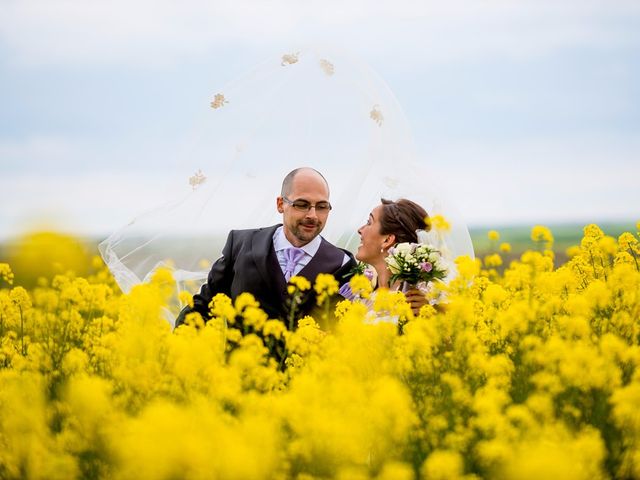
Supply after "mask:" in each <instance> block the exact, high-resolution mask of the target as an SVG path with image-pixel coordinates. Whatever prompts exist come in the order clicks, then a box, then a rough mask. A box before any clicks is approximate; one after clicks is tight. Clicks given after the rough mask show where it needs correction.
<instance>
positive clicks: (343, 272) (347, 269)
mask: <svg viewBox="0 0 640 480" xmlns="http://www.w3.org/2000/svg"><path fill="white" fill-rule="evenodd" d="M340 250H342V251H343V252H344V253H345V254H346V255H347V256H348V257H349V261H347V262H346V263H345V264H344V265H342V266H341V267H340V268H338V269H337V270H336V271H335V272H333V276H334V277H335V278H336V280H337V281H338V283H339V284H340V286H342V285H344V284H345V283H347V282H348V281H349V280H350V279H351V273H352V271H353V269H354V268H355V267H356V265H357V264H358V262H356V259H355V258H354V257H353V254H352V253H351V252H349V251H348V250H344V249H340Z"/></svg>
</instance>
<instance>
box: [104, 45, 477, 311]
mask: <svg viewBox="0 0 640 480" xmlns="http://www.w3.org/2000/svg"><path fill="white" fill-rule="evenodd" d="M218 69H219V70H220V72H218V73H219V75H218V76H223V73H224V71H225V65H220V66H219V67H218ZM208 94H209V97H208V98H203V101H202V105H201V107H202V120H200V121H197V122H196V125H198V128H196V129H194V131H193V132H192V133H193V135H191V136H190V137H189V139H188V140H187V141H186V142H185V151H184V152H183V154H182V155H181V156H180V160H179V165H178V166H177V167H176V166H175V165H162V164H161V162H160V159H158V161H157V162H156V165H157V169H158V170H159V171H160V170H162V169H164V171H170V172H171V181H172V183H171V188H172V189H173V191H176V197H177V198H175V199H174V200H173V201H168V202H167V203H166V204H165V205H161V206H158V207H156V208H153V209H151V210H150V211H149V212H147V213H145V214H142V215H139V216H137V217H135V218H134V219H133V220H131V221H130V222H129V223H127V224H126V225H125V226H124V227H123V228H121V229H120V230H118V231H116V232H115V233H113V234H112V235H111V236H110V237H109V238H107V239H106V240H105V241H103V242H102V243H101V245H100V252H101V254H102V257H103V259H104V260H105V262H106V263H107V265H108V266H109V268H110V269H111V271H112V273H113V274H114V277H115V278H116V281H117V282H118V284H119V285H120V286H121V288H122V289H123V291H125V292H128V291H129V290H131V288H132V287H133V286H134V285H136V284H139V283H144V282H147V281H149V280H150V279H151V278H152V277H153V276H154V272H156V271H157V270H158V269H160V268H166V269H169V270H170V271H171V273H172V274H173V277H174V279H175V280H176V288H175V290H176V291H175V295H174V297H173V304H170V305H169V307H170V310H171V312H170V313H169V314H167V317H168V318H175V315H177V313H178V312H179V311H180V310H181V307H182V305H180V303H179V298H180V296H179V295H178V294H179V293H181V292H182V291H188V292H190V293H195V292H196V291H197V290H198V289H199V287H200V285H201V284H202V283H203V282H204V281H205V279H206V277H207V273H208V271H209V269H210V267H211V264H212V263H213V261H215V260H216V259H217V258H218V257H219V255H220V252H221V248H222V246H223V243H224V238H225V236H224V235H226V232H228V231H229V230H232V229H241V228H253V227H256V226H257V225H270V224H274V223H277V222H278V213H277V212H276V211H275V209H273V208H270V206H271V205H272V203H273V198H274V196H277V192H275V191H274V190H273V185H276V184H278V182H279V179H280V178H281V177H282V176H283V175H284V174H285V173H286V172H288V171H291V170H293V168H295V167H297V166H299V165H300V164H301V163H304V164H307V165H311V166H314V167H315V168H317V169H318V170H321V171H322V172H323V173H325V174H326V178H327V181H328V183H329V184H330V185H331V203H332V205H333V210H332V212H331V218H330V219H329V221H328V222H327V225H326V227H325V229H324V231H323V236H324V237H325V238H326V239H327V240H328V241H330V242H331V243H333V244H335V245H338V246H340V247H343V248H346V249H348V250H351V251H354V250H355V249H356V247H357V245H358V235H357V234H356V232H355V229H354V226H356V225H358V224H359V223H360V222H361V220H362V218H364V217H365V216H366V215H367V214H368V212H369V211H370V209H371V205H373V204H375V202H376V201H377V199H379V198H410V199H412V200H413V201H414V202H416V203H417V204H419V205H421V206H423V207H424V208H425V209H427V211H428V212H429V214H430V215H436V214H441V215H443V216H444V217H446V218H447V220H449V221H450V222H451V225H452V228H451V230H450V231H449V232H447V233H446V235H445V238H443V241H446V244H447V246H448V248H449V249H450V252H451V257H452V258H453V257H455V256H457V255H463V254H467V255H473V247H472V245H471V239H470V237H469V233H468V230H467V228H466V225H465V223H464V221H462V220H461V219H460V216H459V215H456V214H455V212H454V211H452V210H451V209H450V208H449V207H450V206H451V202H448V201H447V200H444V199H443V198H444V197H443V196H442V195H441V194H439V193H436V192H435V186H436V185H437V184H438V183H440V181H439V180H441V179H438V178H437V174H436V173H434V171H433V169H431V168H429V165H428V162H426V161H425V160H424V159H423V158H420V157H419V156H418V155H417V154H416V152H415V147H414V142H413V136H412V133H411V129H410V127H409V124H408V122H407V119H406V117H405V115H404V113H403V111H402V108H401V107H400V105H399V104H398V101H397V100H396V98H395V96H394V95H393V93H392V92H391V90H390V88H389V87H388V86H387V84H386V83H385V82H384V81H383V80H382V79H381V78H380V77H379V76H378V75H377V74H376V73H375V72H374V71H373V70H372V69H371V68H370V67H369V66H368V65H366V64H365V63H364V62H362V61H360V60H358V59H356V58H354V57H352V56H349V55H347V54H345V53H344V51H335V50H327V49H322V50H321V49H307V50H302V49H292V50H289V51H284V52H280V53H279V54H278V55H273V56H272V57H270V58H268V59H267V60H265V61H264V62H263V63H262V64H260V65H259V66H258V67H256V68H255V69H253V70H252V71H250V72H249V73H248V74H246V75H245V76H243V77H241V78H240V79H238V80H236V81H232V82H230V83H228V84H227V85H222V86H215V87H214V86H212V89H211V91H210V92H208ZM170 166H171V167H172V168H171V170H170V169H169V167H170ZM180 189H181V190H180ZM178 193H179V195H178ZM144 200H145V199H144V198H140V204H144ZM396 204H397V205H396ZM404 208H405V206H404V203H401V202H395V203H394V204H393V205H392V204H389V205H382V206H381V209H382V210H381V212H383V213H382V217H385V218H386V217H389V214H390V215H391V216H390V217H389V218H394V217H393V213H392V212H393V211H395V210H398V211H401V210H402V209H404ZM384 212H387V213H384ZM372 213H373V214H374V216H375V215H376V213H380V212H379V211H378V210H375V212H372ZM420 215H422V212H420ZM423 217H424V216H423ZM402 218H404V217H402ZM372 221H375V220H372ZM378 221H379V218H378ZM123 223H124V222H123ZM407 226H408V227H409V228H408V229H407V230H411V229H415V228H424V226H423V225H416V226H415V228H414V226H413V225H407ZM365 227H366V226H363V228H362V229H361V232H362V233H361V236H362V240H363V243H362V246H361V247H360V248H359V251H360V252H361V253H362V254H363V255H364V256H365V257H363V258H370V259H371V261H379V258H373V253H375V252H373V251H372V252H370V253H367V252H368V250H365V249H368V248H369V244H370V240H369V239H368V237H367V235H369V233H367V230H368V229H367V228H365ZM394 228H396V227H394ZM371 231H374V230H371ZM391 233H392V234H393V235H394V236H396V238H395V241H396V242H398V241H402V240H401V239H402V238H403V237H402V236H401V235H400V232H399V231H397V232H396V231H393V232H391ZM408 234H410V232H408ZM381 235H382V234H381ZM389 238H391V235H390V234H389ZM412 238H413V237H412ZM380 240H381V238H377V241H378V243H379V244H378V245H376V248H378V250H379V249H380V248H382V243H383V242H382V241H380ZM385 245H386V244H385ZM386 251H388V247H387V250H386ZM378 253H380V252H378ZM380 273H383V272H382V270H381V272H380ZM384 281H385V275H384V274H383V275H382V276H381V282H384ZM410 295H411V294H410ZM416 305H417V304H416Z"/></svg>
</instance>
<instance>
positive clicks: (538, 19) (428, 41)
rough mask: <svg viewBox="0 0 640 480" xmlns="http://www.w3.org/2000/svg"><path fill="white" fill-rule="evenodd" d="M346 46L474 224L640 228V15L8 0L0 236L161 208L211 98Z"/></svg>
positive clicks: (563, 8)
mask: <svg viewBox="0 0 640 480" xmlns="http://www.w3.org/2000/svg"><path fill="white" fill-rule="evenodd" d="M305 42H320V43H323V42H325V43H331V44H336V45H343V46H345V47H346V48H347V49H348V50H349V51H350V52H351V53H353V54H355V55H357V56H359V57H360V58H362V59H363V60H364V61H366V62H367V63H369V65H371V66H372V67H373V68H374V69H375V70H376V71H377V72H378V74H379V75H380V76H381V77H382V78H383V79H384V80H385V81H386V82H387V83H388V85H389V86H390V88H391V89H392V91H393V92H394V94H395V95H396V97H397V99H398V101H399V103H400V104H401V106H402V107H403V109H404V111H405V114H406V116H407V118H408V120H409V123H410V125H411V128H412V130H413V133H414V136H415V139H416V143H417V146H418V149H419V151H420V153H421V155H422V156H423V157H424V158H425V159H426V161H428V163H429V165H430V166H431V168H432V169H434V170H435V171H437V175H438V178H440V179H441V181H440V182H441V188H443V189H445V190H447V191H448V192H449V193H450V196H451V197H453V198H455V199H456V201H457V204H458V205H457V206H458V209H459V210H460V211H461V213H462V215H463V216H464V218H466V220H467V222H468V223H469V224H470V225H477V226H500V225H505V224H510V223H525V224H534V223H548V224H549V223H555V222H563V221H577V222H591V221H596V222H603V221H618V220H623V221H635V220H638V219H640V188H639V187H638V183H639V182H638V179H640V4H638V2H637V1H609V2H605V1H577V0H576V1H574V0H556V1H544V0H524V1H519V2H513V1H483V2H478V1H471V0H464V1H462V0H459V1H453V2H446V5H445V2H431V1H414V0H397V1H386V0H385V1H381V2H376V3H375V5H373V2H366V1H359V0H358V1H353V0H347V1H343V2H342V1H337V0H336V1H333V0H329V1H323V2H319V1H304V2H300V1H289V0H278V1H270V2H265V1H253V0H251V1H246V0H240V1H237V2H230V1H223V2H206V1H199V0H192V1H185V2H175V1H171V0H157V1H150V0H143V1H140V0H138V1H136V0H132V1H125V0H113V1H111V2H102V1H97V0H65V1H57V0H3V1H2V2H1V3H0V105H1V107H0V192H2V193H1V194H0V195H1V196H0V238H5V237H9V236H12V235H15V234H17V233H19V232H20V231H22V230H24V229H26V228H30V227H32V226H35V225H38V224H40V223H41V222H43V221H46V222H49V223H50V224H52V225H53V226H57V227H59V228H63V229H66V230H70V231H73V232H78V233H86V234H92V235H98V236H100V235H106V234H108V233H110V232H111V231H112V230H113V229H115V228H117V227H119V226H121V225H122V224H124V223H126V222H127V221H128V220H129V219H130V218H131V217H132V216H134V215H135V214H137V213H139V212H140V211H141V210H142V209H145V208H149V207H152V206H154V205H155V204H157V203H159V202H161V201H162V200H163V195H164V193H161V192H162V191H163V189H164V187H165V186H166V185H167V183H168V181H169V179H170V177H171V175H172V172H174V171H175V168H178V167H179V164H180V152H181V142H182V141H183V139H184V137H185V136H186V135H188V134H189V132H190V131H192V130H193V128H194V122H197V118H198V115H199V111H200V110H199V109H200V108H201V106H202V105H203V103H204V102H207V101H208V97H209V96H210V93H211V91H212V85H213V84H216V85H219V84H224V83H226V82H228V81H230V80H232V79H234V78H235V77H237V76H238V75H240V74H242V73H243V72H244V71H246V70H247V69H250V68H252V67H253V66H254V65H255V64H257V63H259V62H260V61H262V60H263V59H264V58H265V57H267V56H269V55H273V54H274V52H276V53H278V52H285V51H291V50H292V49H295V48H296V45H298V44H300V43H305Z"/></svg>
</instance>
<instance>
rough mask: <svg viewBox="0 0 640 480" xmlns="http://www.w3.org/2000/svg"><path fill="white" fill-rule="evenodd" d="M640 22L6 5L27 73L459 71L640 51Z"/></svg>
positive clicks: (264, 6)
mask: <svg viewBox="0 0 640 480" xmlns="http://www.w3.org/2000/svg"><path fill="white" fill-rule="evenodd" d="M638 15H640V7H639V6H638V4H637V2H634V1H632V0H629V1H616V2H603V1H586V2H585V1H578V0H564V1H557V0H556V1H541V0H528V1H520V2H510V1H509V2H508V1H498V0H494V1H486V2H477V1H475V0H458V1H453V2H436V1H417V0H394V1H391V0H387V1H381V2H370V1H364V0H352V1H339V0H323V1H319V0H313V1H309V2H299V1H292V0H275V1H263V0H242V1H237V2H232V1H218V2H212V1H208V0H191V1H186V2H177V1H173V0H155V1H152V0H137V1H128V0H111V1H109V2H104V1H99V0H61V1H51V0H5V1H4V2H3V3H2V4H1V5H0V38H2V39H3V42H4V43H5V44H6V46H7V47H8V53H9V56H10V58H11V60H12V61H13V62H16V63H19V64H23V65H24V64H26V65H61V64H62V65H64V64H75V63H80V64H84V65H128V66H135V65H142V66H148V65H167V64H169V65H171V64H173V63H174V62H176V61H177V60H178V59H179V58H181V57H184V56H188V57H192V56H198V55H203V54H210V53H211V52H215V51H216V50H219V49H222V48H228V46H229V45H235V46H236V48H237V49H238V52H240V51H241V50H242V49H261V48H264V47H265V46H270V45H271V46H278V45H282V44H285V45H288V44H290V43H289V42H292V41H295V40H296V39H304V40H313V39H316V40H318V39H320V41H327V40H328V41H331V42H335V43H338V44H343V45H349V46H350V47H351V48H352V49H353V50H354V51H356V52H360V53H363V54H365V55H374V54H375V55H384V56H389V57H392V56H398V57H401V58H404V59H407V61H410V60H411V58H412V57H415V56H417V57H419V58H421V59H423V60H430V61H451V60H452V59H455V58H460V57H464V58H469V57H473V58H476V59H477V58H479V57H480V56H482V55H486V54H501V55H509V56H516V57H522V56H527V55H537V54H540V53H544V52H545V51H548V50H549V49H554V48H558V47H559V46H560V47H561V46H572V45H580V44H585V43H586V44H590V43H592V42H595V43H598V44H599V45H607V44H610V45H619V44H629V43H633V42H636V43H635V44H637V36H636V35H635V28H632V27H631V26H630V27H629V28H628V29H627V30H625V29H621V28H620V21H622V20H626V19H628V18H634V17H636V18H637V17H638ZM212 61H215V59H212Z"/></svg>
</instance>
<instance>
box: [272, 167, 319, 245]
mask: <svg viewBox="0 0 640 480" xmlns="http://www.w3.org/2000/svg"><path fill="white" fill-rule="evenodd" d="M287 200H288V201H289V202H296V201H304V202H307V203H308V204H311V205H316V204H320V205H323V204H328V203H329V191H328V188H327V185H326V183H325V182H324V180H323V179H322V177H320V176H319V175H318V174H317V173H315V172H306V171H303V172H299V173H298V174H297V175H296V176H295V178H294V179H293V184H292V186H291V192H289V194H288V195H286V199H285V198H283V197H278V199H277V206H278V211H279V212H280V213H282V224H283V227H284V234H285V236H286V237H287V240H289V242H291V244H292V245H294V246H296V247H301V246H303V245H306V244H307V243H309V242H310V241H311V240H313V239H314V238H316V237H317V236H318V235H319V234H320V232H321V231H322V229H323V228H324V226H325V223H326V222H327V218H328V217H329V210H328V209H327V210H326V211H318V210H317V209H316V208H310V209H309V210H306V211H301V210H299V209H297V208H295V207H294V206H293V205H291V203H289V202H288V201H287Z"/></svg>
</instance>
